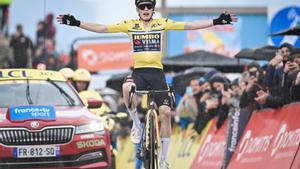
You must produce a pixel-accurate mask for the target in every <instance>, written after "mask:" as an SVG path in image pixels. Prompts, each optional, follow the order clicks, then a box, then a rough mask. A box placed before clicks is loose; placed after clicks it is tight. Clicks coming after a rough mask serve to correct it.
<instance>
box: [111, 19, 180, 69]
mask: <svg viewBox="0 0 300 169" xmlns="http://www.w3.org/2000/svg"><path fill="white" fill-rule="evenodd" d="M184 25H185V23H184V22H175V21H173V20H170V19H166V18H160V19H152V20H151V21H150V22H149V26H148V28H145V26H144V24H143V21H141V20H139V19H132V20H125V21H122V22H120V23H118V24H114V25H108V26H107V32H108V33H117V32H124V33H126V34H127V35H128V36H129V38H130V40H131V45H132V51H133V58H134V68H159V69H163V66H162V63H161V58H162V50H163V49H164V43H163V40H164V36H165V32H166V31H168V30H184Z"/></svg>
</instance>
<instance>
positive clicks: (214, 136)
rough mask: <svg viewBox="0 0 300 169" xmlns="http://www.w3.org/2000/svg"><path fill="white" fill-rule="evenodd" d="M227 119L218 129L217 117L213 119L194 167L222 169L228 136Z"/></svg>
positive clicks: (194, 168) (196, 168) (193, 168)
mask: <svg viewBox="0 0 300 169" xmlns="http://www.w3.org/2000/svg"><path fill="white" fill-rule="evenodd" d="M226 127H227V121H226V122H225V123H224V124H223V125H222V127H221V128H220V129H219V130H217V128H216V118H214V119H213V121H212V124H211V126H210V129H209V130H208V133H207V135H206V138H205V139H204V142H203V145H202V146H201V147H200V149H199V151H198V153H197V155H196V158H195V159H194V161H193V164H192V169H199V168H201V169H206V168H207V169H215V168H216V169H220V168H221V165H222V162H223V156H224V146H225V137H226Z"/></svg>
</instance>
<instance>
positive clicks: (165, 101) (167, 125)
mask: <svg viewBox="0 0 300 169" xmlns="http://www.w3.org/2000/svg"><path fill="white" fill-rule="evenodd" d="M153 78H154V79H151V82H153V83H152V86H153V89H154V90H167V89H168V86H167V83H166V80H165V77H164V73H163V72H162V71H161V72H160V73H157V75H156V76H155V77H153ZM155 102H156V104H157V106H158V108H159V109H158V111H159V116H160V119H161V125H160V137H161V142H162V151H161V162H162V163H163V165H164V166H166V165H167V162H166V160H167V153H168V147H169V142H170V137H171V107H170V105H171V99H170V97H169V95H168V94H167V93H162V94H159V95H156V96H155ZM164 168H167V167H164Z"/></svg>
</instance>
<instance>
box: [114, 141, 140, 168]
mask: <svg viewBox="0 0 300 169" xmlns="http://www.w3.org/2000/svg"><path fill="white" fill-rule="evenodd" d="M135 152H136V151H135V145H134V144H133V143H132V142H131V140H130V137H126V138H124V139H118V141H117V157H116V169H134V168H135V164H136V158H135Z"/></svg>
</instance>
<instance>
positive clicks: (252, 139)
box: [228, 103, 300, 169]
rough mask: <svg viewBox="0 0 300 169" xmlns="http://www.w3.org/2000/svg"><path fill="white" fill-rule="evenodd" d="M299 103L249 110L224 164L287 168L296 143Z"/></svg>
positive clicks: (298, 139)
mask: <svg viewBox="0 0 300 169" xmlns="http://www.w3.org/2000/svg"><path fill="white" fill-rule="evenodd" d="M299 106H300V105H299V103H297V104H296V103H295V104H290V105H289V106H284V107H283V108H280V109H276V110H274V109H267V110H262V111H259V112H255V113H253V115H252V117H251V120H250V121H249V123H248V125H247V128H246V130H245V132H244V134H243V136H242V138H241V139H240V141H239V144H238V147H237V149H236V151H235V152H234V155H233V157H232V159H231V162H230V164H229V167H228V168H229V169H239V168H243V169H252V168H272V169H282V168H290V167H291V165H292V162H293V160H294V157H295V156H296V153H297V150H298V147H299V143H300V123H299V120H300V116H299V114H300V109H299Z"/></svg>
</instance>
